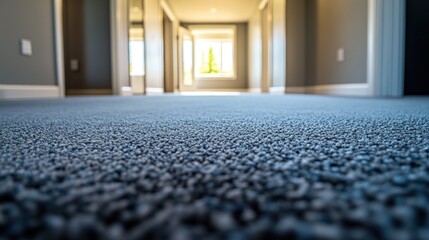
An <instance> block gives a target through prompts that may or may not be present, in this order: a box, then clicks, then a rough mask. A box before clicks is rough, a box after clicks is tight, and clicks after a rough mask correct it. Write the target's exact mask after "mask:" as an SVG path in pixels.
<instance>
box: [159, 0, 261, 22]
mask: <svg viewBox="0 0 429 240" xmlns="http://www.w3.org/2000/svg"><path fill="white" fill-rule="evenodd" d="M166 1H167V3H168V5H169V6H170V8H171V10H172V11H173V12H174V14H175V15H176V17H177V18H178V19H179V20H180V21H181V22H246V21H248V20H249V18H250V17H251V15H252V14H253V13H254V11H256V8H257V7H258V4H259V3H260V1H261V0H166Z"/></svg>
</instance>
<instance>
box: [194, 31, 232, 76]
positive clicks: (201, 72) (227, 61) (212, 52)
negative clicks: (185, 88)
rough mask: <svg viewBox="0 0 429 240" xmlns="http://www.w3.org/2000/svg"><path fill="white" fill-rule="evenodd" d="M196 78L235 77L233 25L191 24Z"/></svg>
mask: <svg viewBox="0 0 429 240" xmlns="http://www.w3.org/2000/svg"><path fill="white" fill-rule="evenodd" d="M191 32H192V35H193V36H194V39H195V55H194V59H195V69H194V74H195V77H196V79H235V78H236V74H235V71H236V70H235V69H236V57H235V55H236V53H235V35H236V30H235V26H192V27H191Z"/></svg>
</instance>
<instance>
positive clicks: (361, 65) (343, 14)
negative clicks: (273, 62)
mask: <svg viewBox="0 0 429 240" xmlns="http://www.w3.org/2000/svg"><path fill="white" fill-rule="evenodd" d="M306 15H307V33H306V35H307V37H306V39H307V42H306V44H307V48H306V58H307V60H306V62H307V71H306V72H307V76H306V79H307V85H323V84H348V83H366V68H367V22H368V21H367V16H368V1H366V0H347V1H345V0H307V12H306ZM338 48H344V49H345V61H344V62H342V63H339V62H337V57H336V56H337V49H338ZM289 60H290V59H288V61H289Z"/></svg>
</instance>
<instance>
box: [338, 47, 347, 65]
mask: <svg viewBox="0 0 429 240" xmlns="http://www.w3.org/2000/svg"><path fill="white" fill-rule="evenodd" d="M344 60H345V51H344V48H339V49H338V50H337V61H338V62H344Z"/></svg>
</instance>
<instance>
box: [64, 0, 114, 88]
mask: <svg viewBox="0 0 429 240" xmlns="http://www.w3.org/2000/svg"><path fill="white" fill-rule="evenodd" d="M63 29H64V32H63V34H64V37H63V46H64V77H65V93H66V95H106V94H112V93H113V92H112V76H111V72H112V71H111V68H112V65H111V40H110V2H109V1H105V0H93V1H85V0H64V1H63Z"/></svg>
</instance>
